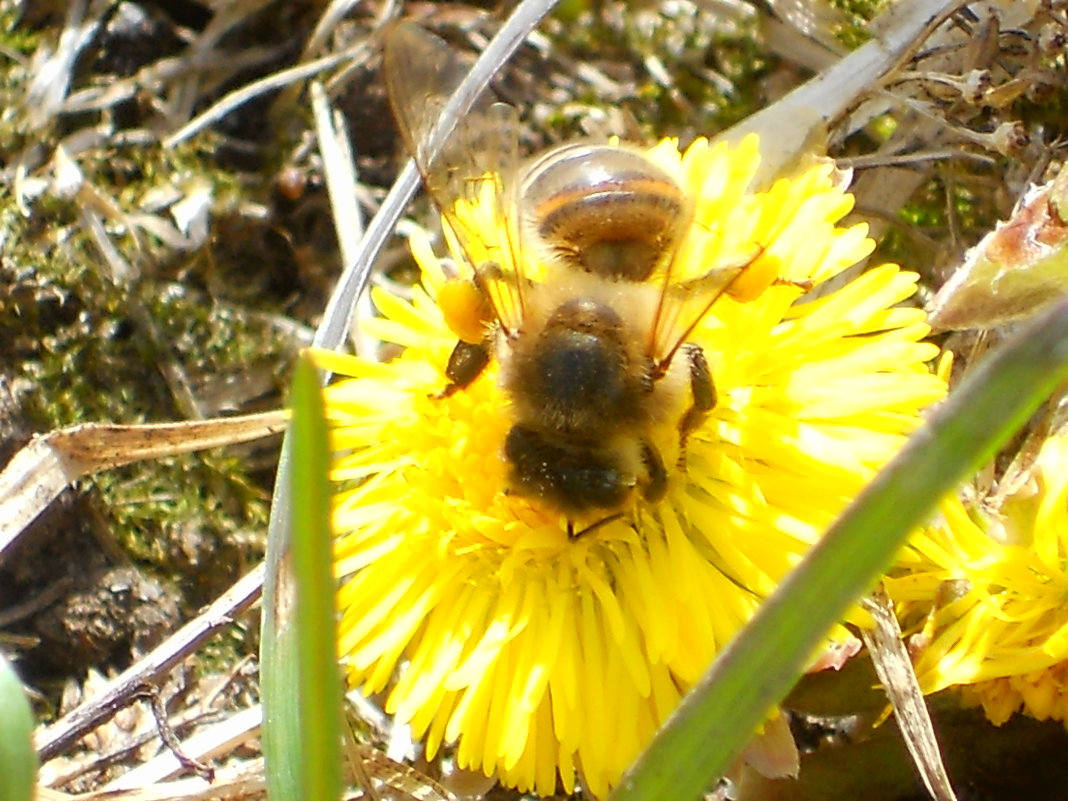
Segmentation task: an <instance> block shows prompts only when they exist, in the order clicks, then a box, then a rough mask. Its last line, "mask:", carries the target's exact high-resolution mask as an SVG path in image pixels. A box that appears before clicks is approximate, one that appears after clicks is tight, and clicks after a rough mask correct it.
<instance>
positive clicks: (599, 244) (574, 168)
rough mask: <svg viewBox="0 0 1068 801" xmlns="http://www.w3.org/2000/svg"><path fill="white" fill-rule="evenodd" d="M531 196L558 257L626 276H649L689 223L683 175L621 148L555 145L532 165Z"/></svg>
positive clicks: (540, 231)
mask: <svg viewBox="0 0 1068 801" xmlns="http://www.w3.org/2000/svg"><path fill="white" fill-rule="evenodd" d="M523 198H524V200H525V202H526V203H528V204H529V205H528V209H527V212H528V214H529V216H530V218H531V219H533V220H536V221H537V223H536V229H535V230H536V233H537V235H538V237H539V239H540V240H541V241H542V242H543V243H544V245H545V246H546V247H547V248H548V249H549V250H550V251H551V252H552V253H554V254H555V256H556V257H557V258H559V259H561V260H563V261H564V262H565V263H567V264H569V265H570V266H572V267H575V268H578V269H581V270H584V271H585V272H589V273H593V274H596V275H600V276H603V277H605V278H612V279H617V280H623V281H644V280H646V279H647V278H649V276H650V275H652V273H653V271H654V270H655V269H656V267H657V266H658V265H659V264H660V262H661V261H662V260H663V259H664V258H665V257H667V256H669V255H670V253H671V252H672V250H673V248H674V246H675V245H676V243H677V241H678V240H679V239H680V237H681V235H682V231H683V230H684V227H685V224H686V223H688V222H689V213H688V206H687V203H686V200H685V197H684V195H683V192H682V189H681V188H680V187H679V184H678V182H677V181H675V179H674V178H672V177H671V176H670V175H669V174H668V173H667V172H665V171H664V170H662V169H661V168H660V167H659V166H658V165H656V164H654V163H653V162H652V161H650V160H649V159H648V158H646V157H645V156H643V155H641V154H639V153H636V152H633V151H631V150H627V149H626V148H620V147H609V146H604V145H572V146H570V147H565V148H561V149H559V150H556V151H554V152H553V153H552V154H550V155H548V156H546V157H544V158H543V159H541V160H540V161H538V162H535V163H534V164H533V165H532V166H531V168H530V171H529V173H528V178H527V183H526V185H525V186H524V189H523Z"/></svg>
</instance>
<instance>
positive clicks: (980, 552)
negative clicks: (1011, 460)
mask: <svg viewBox="0 0 1068 801" xmlns="http://www.w3.org/2000/svg"><path fill="white" fill-rule="evenodd" d="M1066 499H1068V435H1065V434H1060V435H1058V436H1054V437H1052V438H1051V439H1049V440H1047V441H1046V442H1045V443H1044V445H1043V447H1042V449H1041V451H1040V452H1039V456H1038V458H1037V460H1036V463H1035V465H1034V468H1033V471H1032V476H1031V481H1029V482H1027V483H1026V484H1025V486H1024V488H1023V489H1022V490H1021V491H1019V492H1017V493H1016V494H1015V495H1012V496H1009V497H1008V498H1007V499H1006V500H1005V502H1004V504H1003V505H1002V507H1001V509H1000V510H999V519H997V520H995V519H992V518H990V517H988V516H986V515H984V514H983V513H980V512H974V513H969V510H967V509H966V507H965V505H964V504H963V503H962V502H961V501H960V500H959V499H956V498H953V499H950V500H947V501H946V502H945V503H944V504H943V509H942V518H941V520H940V521H939V523H938V524H937V525H934V526H931V527H930V528H929V529H927V530H925V531H924V532H923V533H922V534H920V535H918V536H915V537H914V538H913V540H912V543H911V548H912V550H913V552H914V553H915V555H916V562H915V563H914V564H912V565H911V566H909V567H908V569H906V570H904V571H903V573H902V575H900V576H898V577H895V578H893V579H891V580H890V581H889V582H888V584H887V590H888V591H889V592H890V594H891V597H892V598H893V599H894V600H895V601H896V602H898V603H899V604H900V605H901V607H902V609H903V615H904V616H905V618H906V620H908V621H919V622H918V623H917V625H918V626H921V625H922V629H921V631H920V632H919V633H917V634H916V635H915V636H914V637H913V638H912V642H913V647H914V651H915V652H916V655H915V667H916V674H917V676H918V678H919V679H920V685H921V687H922V688H923V690H924V692H929V693H930V692H937V691H938V690H942V689H945V688H947V687H953V686H957V687H960V689H961V695H962V700H963V701H964V702H965V703H966V704H968V705H981V706H982V707H983V710H984V712H985V713H986V716H987V717H988V718H989V719H990V720H991V721H992V722H993V723H995V724H997V725H1000V724H1002V723H1004V722H1005V721H1006V720H1008V719H1009V717H1011V716H1012V715H1013V714H1014V713H1016V712H1021V711H1022V712H1026V713H1027V714H1028V715H1030V716H1032V717H1034V718H1037V719H1039V720H1045V719H1047V718H1052V719H1054V720H1061V721H1065V722H1066V723H1068V605H1066V600H1068V571H1066V569H1065V557H1066V556H1068V506H1066Z"/></svg>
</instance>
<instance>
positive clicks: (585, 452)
mask: <svg viewBox="0 0 1068 801" xmlns="http://www.w3.org/2000/svg"><path fill="white" fill-rule="evenodd" d="M504 451H505V456H507V458H508V461H509V463H510V464H511V466H512V472H511V488H512V489H513V490H514V491H515V492H516V493H518V494H519V495H524V496H527V497H534V498H538V499H540V500H543V501H545V502H547V503H550V504H552V505H553V506H555V507H556V508H557V509H560V510H561V511H563V512H564V513H566V514H582V513H584V512H587V511H589V510H591V509H618V508H619V507H620V506H622V505H623V504H624V503H626V501H627V499H628V497H629V496H630V494H631V491H632V490H633V488H634V485H635V483H636V480H635V478H634V477H633V476H628V475H626V474H625V473H624V471H623V470H622V469H621V467H620V465H619V464H618V463H617V462H616V460H614V459H613V458H611V457H610V456H609V455H607V453H605V452H602V451H600V450H597V449H595V448H593V447H590V448H584V447H581V446H577V447H576V446H571V445H568V444H565V443H560V442H557V441H554V440H552V439H551V438H549V437H546V436H545V435H544V434H543V433H541V432H539V431H536V430H535V429H532V428H528V427H526V426H521V425H516V426H513V427H512V430H511V431H509V432H508V437H507V439H506V440H505V444H504Z"/></svg>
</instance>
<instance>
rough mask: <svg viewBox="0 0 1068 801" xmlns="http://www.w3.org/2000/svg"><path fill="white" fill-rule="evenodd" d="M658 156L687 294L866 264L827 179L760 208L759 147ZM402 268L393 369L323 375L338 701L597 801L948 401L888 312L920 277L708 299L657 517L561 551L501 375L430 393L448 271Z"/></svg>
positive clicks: (385, 329) (919, 326)
mask: <svg viewBox="0 0 1068 801" xmlns="http://www.w3.org/2000/svg"><path fill="white" fill-rule="evenodd" d="M650 155H651V157H652V158H654V159H655V160H657V161H658V162H659V163H661V164H662V165H664V166H665V167H666V168H668V169H670V170H672V171H673V173H674V174H676V175H678V176H680V181H681V183H682V186H683V187H684V189H685V190H686V191H687V192H689V193H690V194H691V195H692V196H693V197H694V198H695V199H696V203H695V212H694V214H695V222H696V224H695V225H694V226H693V227H692V230H691V233H690V234H689V235H688V237H689V238H688V239H687V240H686V241H685V242H683V243H682V245H681V248H682V249H681V255H680V261H681V265H680V266H681V270H682V274H683V275H700V274H702V273H704V272H707V271H708V270H709V269H710V268H711V267H714V266H715V265H717V264H722V263H726V262H730V261H732V260H734V261H736V260H737V258H738V255H739V254H744V253H746V252H751V251H752V249H753V246H754V243H757V244H759V246H760V247H761V248H763V251H762V255H761V258H762V259H763V260H765V261H764V263H765V264H767V263H773V264H774V265H775V269H776V271H777V272H778V274H779V275H781V276H782V277H783V278H785V279H788V280H789V281H793V282H798V283H800V282H806V283H811V284H813V285H817V286H818V285H819V284H822V283H823V282H825V281H828V280H829V279H831V278H833V277H835V276H836V275H839V274H840V273H841V272H842V271H843V270H844V269H846V268H847V267H849V266H851V265H854V264H856V263H857V262H858V261H860V260H862V259H864V258H865V257H866V256H868V255H869V254H870V252H871V250H872V243H871V241H870V240H869V239H868V238H867V236H866V228H865V227H864V226H863V225H855V226H852V227H846V228H842V227H836V223H837V222H838V221H839V220H840V219H841V218H842V217H843V216H844V215H845V214H847V213H848V212H849V211H850V209H851V207H852V197H851V196H850V195H848V194H847V193H845V192H844V191H843V190H842V189H841V188H840V187H839V186H838V185H837V184H836V183H835V181H834V180H833V177H832V169H831V167H830V166H829V165H826V164H820V165H816V166H813V167H811V168H808V169H806V170H804V171H802V172H801V173H800V174H799V175H797V176H796V177H795V178H793V179H783V180H779V181H777V182H776V183H774V184H773V185H772V186H771V187H770V188H768V189H767V190H765V191H760V192H754V191H752V190H751V189H750V184H751V183H753V181H754V175H755V173H756V170H757V166H758V163H759V155H758V143H757V142H756V140H755V138H750V139H747V140H745V141H744V142H743V143H742V144H740V145H739V146H738V147H736V148H733V149H732V148H729V147H728V146H726V145H724V144H717V145H711V144H709V143H708V142H706V141H704V140H698V141H697V142H696V143H694V144H693V145H692V146H691V147H689V148H688V149H687V150H686V151H685V152H684V153H680V152H679V150H678V147H677V144H676V143H675V142H674V141H671V140H666V141H664V142H661V143H660V144H659V145H657V146H656V147H654V148H653V149H652V150H651V151H650ZM487 225H488V227H490V228H492V225H493V223H492V220H489V221H488V223H487ZM494 236H500V235H499V234H495V233H494V232H493V231H492V230H488V231H486V233H485V238H486V240H487V241H493V238H494ZM412 250H413V253H414V255H415V258H416V260H417V261H418V263H419V266H420V268H421V270H422V281H421V284H420V285H419V286H417V287H415V289H414V292H413V295H412V297H411V299H410V300H404V299H401V298H399V297H398V296H397V295H395V294H391V293H390V292H389V291H386V290H384V289H380V290H378V291H377V292H376V293H375V294H374V301H375V304H376V305H377V307H378V310H379V311H380V313H381V315H382V316H381V317H380V318H378V319H375V320H372V321H369V322H368V323H367V326H366V328H367V330H368V331H369V332H370V333H372V334H374V335H376V336H378V337H380V338H381V339H383V340H385V341H388V342H392V343H396V344H397V345H399V346H401V347H402V348H403V351H402V352H401V353H400V355H399V356H397V357H396V358H395V359H394V360H392V361H390V362H389V363H386V364H380V363H376V362H372V361H369V360H365V359H357V358H352V357H343V356H337V355H329V354H323V355H322V356H321V361H322V363H323V365H324V366H326V367H329V368H330V369H332V370H334V371H335V372H337V373H339V374H344V375H346V376H349V378H347V379H344V380H342V381H340V382H338V383H335V384H333V385H332V386H330V387H329V388H328V389H327V390H326V402H327V407H328V414H329V415H330V416H331V418H332V423H333V448H334V450H335V452H336V457H335V463H334V466H333V478H334V480H335V481H337V482H338V486H339V491H338V493H337V495H336V502H335V509H334V522H335V529H336V531H337V532H338V542H337V548H336V560H337V571H338V574H339V576H340V577H341V578H342V587H341V589H340V591H339V606H340V609H341V622H340V627H339V640H340V643H339V646H340V651H341V657H342V661H343V663H344V666H345V669H346V671H347V676H348V680H349V682H350V684H351V685H353V686H359V687H361V688H362V689H363V690H364V691H366V692H369V693H371V692H380V691H383V690H388V695H387V700H386V709H387V711H388V712H390V713H391V714H393V715H395V716H396V717H397V718H398V719H399V720H401V721H404V722H407V723H409V724H410V725H411V727H412V730H413V731H414V733H415V735H416V736H418V737H420V738H422V739H424V740H425V743H426V749H427V753H428V755H429V756H433V755H434V754H436V753H437V752H438V751H439V750H440V749H441V748H442V747H443V746H444V745H449V746H453V747H454V748H455V751H454V754H455V758H456V761H457V763H458V764H459V765H460V766H461V767H465V768H470V769H473V770H480V771H482V772H484V773H485V774H486V775H487V776H490V775H493V774H496V775H497V776H498V777H499V778H500V780H501V781H502V782H503V783H505V784H506V785H508V786H513V787H517V788H518V789H520V790H523V791H527V790H532V791H535V792H537V793H539V794H543V795H548V794H552V793H554V792H556V791H558V790H559V789H561V788H562V789H563V790H564V791H566V792H571V791H572V790H573V789H574V788H575V786H576V782H577V781H578V779H579V777H581V780H582V782H583V784H584V786H585V788H586V790H587V791H588V792H590V793H592V794H593V795H595V796H602V795H603V794H605V793H606V792H607V790H608V789H609V788H610V787H611V786H612V785H613V784H614V783H615V782H617V781H618V779H619V777H620V776H621V774H622V772H623V771H624V770H625V769H626V767H627V766H628V765H629V764H630V763H631V762H632V761H633V759H634V758H635V757H636V756H637V754H638V753H639V751H640V750H641V748H642V747H643V746H644V745H645V744H646V743H648V741H649V740H650V738H651V737H652V736H653V734H654V732H655V731H656V730H657V728H658V727H659V726H660V725H661V724H662V723H663V721H664V720H665V719H666V718H667V716H668V715H669V714H670V713H671V712H672V710H674V709H675V707H676V705H677V704H678V702H679V700H680V698H681V697H682V695H683V693H685V692H686V690H687V689H688V688H689V687H690V686H691V685H692V684H693V683H694V682H695V681H696V680H697V679H698V678H699V677H700V676H701V674H702V673H703V672H704V671H705V669H706V668H707V667H708V666H709V665H710V663H711V662H712V660H713V658H714V656H715V655H716V653H717V652H718V651H719V650H720V649H721V648H722V646H723V644H724V643H726V642H727V641H728V640H729V639H730V638H731V637H732V636H733V635H734V634H735V632H737V631H738V629H739V628H740V627H741V626H743V625H744V624H745V622H746V621H747V620H748V619H749V618H750V617H751V615H752V613H753V611H754V609H755V608H756V607H757V605H758V604H759V603H760V601H761V599H762V598H764V597H765V596H766V595H767V594H768V593H769V592H770V591H771V590H772V589H773V588H774V587H775V585H776V584H777V582H778V581H779V580H780V579H781V577H782V576H783V575H784V574H785V573H786V571H787V570H789V568H790V567H791V566H792V565H794V564H795V563H796V562H797V561H798V559H799V558H800V557H801V556H802V554H803V553H804V552H805V550H806V549H807V548H808V547H809V546H810V545H811V544H812V543H813V542H814V541H815V540H817V539H818V538H819V536H820V534H821V533H822V532H823V531H824V530H825V529H826V528H827V526H828V524H829V523H830V522H831V521H832V520H833V519H834V518H835V516H836V515H837V514H838V513H839V512H840V511H841V510H842V509H843V507H844V506H845V505H846V504H847V503H848V502H849V501H850V500H851V499H852V498H853V497H854V496H855V495H856V493H857V491H858V490H859V489H860V488H861V487H862V486H864V484H865V483H866V482H867V481H868V480H869V479H870V478H871V477H872V475H873V474H874V473H875V472H876V471H878V469H879V468H880V467H881V466H882V465H883V464H885V463H886V461H887V460H888V459H889V458H890V457H891V456H892V455H893V454H894V453H895V452H896V451H897V450H898V449H899V447H900V446H901V444H902V443H903V441H904V439H905V437H906V436H907V435H908V434H909V433H910V432H911V431H912V430H913V429H914V428H915V427H916V426H917V425H918V423H919V419H920V412H921V410H922V409H923V408H924V407H925V406H927V405H928V404H930V403H932V402H933V401H935V400H937V399H939V398H941V397H942V395H943V393H944V385H943V382H942V381H941V380H940V379H938V378H937V377H936V376H933V375H932V374H931V371H930V370H929V368H928V366H927V362H928V361H929V360H931V359H932V358H934V356H935V355H936V349H935V348H934V347H933V346H932V345H929V344H925V343H923V342H922V339H923V337H924V336H925V335H926V334H927V327H926V325H925V324H924V318H923V314H922V312H921V311H919V310H917V309H915V308H912V307H908V306H902V305H899V304H901V303H902V302H903V301H906V300H907V299H908V298H909V297H910V296H911V295H912V294H913V291H914V287H915V282H916V276H915V275H913V274H910V273H906V272H902V271H901V270H899V269H898V268H897V267H896V266H893V265H883V266H880V267H876V268H874V269H871V270H868V271H867V272H865V273H863V274H862V275H861V276H860V277H858V278H856V279H854V280H852V281H850V282H848V283H845V284H844V285H843V286H841V287H840V288H838V289H836V290H834V291H828V292H826V293H825V294H823V296H822V297H819V298H818V299H816V300H808V299H805V301H802V302H799V296H800V295H801V290H800V289H799V288H798V287H797V286H792V285H775V286H770V287H767V288H766V290H764V291H761V290H762V289H764V287H765V286H767V284H768V283H770V282H768V281H765V282H764V285H763V286H761V287H757V288H756V289H755V290H753V291H752V292H751V293H749V294H751V295H752V296H753V297H752V298H746V300H748V301H749V302H739V301H738V300H736V299H734V298H732V297H724V298H722V299H720V300H719V301H717V303H716V306H715V308H714V309H713V311H712V312H711V314H709V315H708V316H707V317H706V318H705V319H704V320H703V322H702V323H701V324H700V325H699V326H698V327H697V329H695V330H694V331H693V334H692V336H691V337H690V340H691V341H692V342H695V343H697V344H699V345H700V346H701V347H702V348H703V350H704V352H705V354H706V356H707V358H708V360H709V363H710V366H711V370H712V375H713V378H714V381H715V386H716V390H717V394H718V399H717V403H716V406H715V408H714V409H713V410H712V411H711V413H710V414H709V415H708V417H707V419H706V420H705V421H704V422H703V424H702V425H701V426H700V427H699V428H698V429H697V430H696V431H694V432H693V434H692V435H691V436H690V438H689V440H688V444H687V448H686V453H685V461H684V464H683V465H681V466H679V467H677V468H674V469H672V470H671V471H670V472H671V475H670V477H669V483H668V490H667V494H666V497H665V498H664V499H663V500H661V501H659V503H656V504H648V503H646V502H644V501H636V502H635V504H634V506H633V508H631V509H629V511H628V512H627V513H626V514H625V515H623V516H621V517H620V518H619V519H614V520H612V521H611V522H608V523H605V524H604V525H600V526H598V527H596V528H595V529H593V530H590V531H589V532H587V533H585V534H583V535H582V536H575V537H569V536H568V530H567V526H566V521H564V520H563V519H561V516H560V515H559V514H557V513H554V512H553V511H552V510H550V509H545V508H543V507H540V506H539V504H538V503H537V502H536V501H531V500H528V499H525V498H522V497H518V496H517V495H515V494H514V493H511V494H510V493H507V492H506V489H507V479H508V471H507V467H506V465H505V464H504V460H503V457H502V448H503V443H504V440H505V437H506V435H507V433H508V431H509V428H510V426H511V421H510V418H509V413H508V406H509V404H508V398H506V397H504V394H503V393H502V390H501V389H500V388H499V385H498V382H497V380H496V378H497V376H496V365H495V364H494V363H491V364H490V366H489V368H488V369H487V370H486V371H485V373H483V374H482V375H481V376H480V377H479V378H478V379H477V380H475V381H474V383H472V384H471V385H470V386H469V387H467V388H465V389H464V390H462V391H459V392H456V393H455V394H453V395H451V396H449V397H446V398H435V397H434V396H435V394H437V393H440V391H441V390H442V388H443V387H444V385H445V378H444V375H443V371H444V367H445V364H446V361H447V359H448V357H449V354H450V351H451V350H452V348H453V346H454V344H455V342H456V335H455V334H454V333H453V332H452V331H451V330H450V329H449V327H448V326H447V325H446V323H445V320H444V317H443V315H442V312H441V310H440V308H439V306H438V305H437V303H436V298H437V296H438V294H439V292H441V289H442V287H443V286H444V285H445V276H444V273H443V270H442V267H441V266H440V264H439V261H438V259H437V258H436V257H435V255H434V254H433V252H432V250H431V248H430V246H429V244H428V242H427V240H426V239H425V237H423V236H415V237H413V239H412ZM454 256H456V260H457V261H461V259H460V254H455V253H454ZM740 294H744V293H740ZM753 298H755V299H753ZM675 436H676V438H677V434H676V435H675ZM665 447H668V444H665ZM676 447H677V443H676ZM665 463H666V464H668V465H674V464H675V463H674V462H673V461H671V460H669V459H667V458H665ZM838 634H839V636H840V637H843V638H844V637H845V636H846V634H845V632H844V630H843V631H842V632H839V633H838Z"/></svg>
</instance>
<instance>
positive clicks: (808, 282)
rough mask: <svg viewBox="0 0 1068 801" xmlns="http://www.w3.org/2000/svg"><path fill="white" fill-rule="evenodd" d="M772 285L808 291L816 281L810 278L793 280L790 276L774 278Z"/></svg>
mask: <svg viewBox="0 0 1068 801" xmlns="http://www.w3.org/2000/svg"><path fill="white" fill-rule="evenodd" d="M771 285H772V286H792V287H793V288H794V289H800V290H801V291H802V292H808V291H809V290H810V289H812V287H814V286H815V285H816V282H815V281H813V280H812V279H811V278H800V279H797V280H794V279H792V278H776V279H775V280H774V281H772V282H771Z"/></svg>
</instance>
